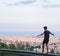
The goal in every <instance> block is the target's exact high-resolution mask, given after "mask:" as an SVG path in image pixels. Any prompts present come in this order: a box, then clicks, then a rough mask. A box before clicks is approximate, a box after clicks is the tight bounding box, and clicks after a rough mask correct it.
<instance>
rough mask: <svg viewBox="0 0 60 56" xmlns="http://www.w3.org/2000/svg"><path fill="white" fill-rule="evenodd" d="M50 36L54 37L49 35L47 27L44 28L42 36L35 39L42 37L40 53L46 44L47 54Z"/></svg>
mask: <svg viewBox="0 0 60 56" xmlns="http://www.w3.org/2000/svg"><path fill="white" fill-rule="evenodd" d="M50 34H51V35H53V36H54V34H53V33H51V32H50V31H48V30H47V26H44V32H43V33H42V34H39V35H37V37H38V36H41V35H44V40H43V43H42V53H43V52H44V44H46V48H47V53H48V42H49V37H50Z"/></svg>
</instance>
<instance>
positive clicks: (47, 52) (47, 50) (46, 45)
mask: <svg viewBox="0 0 60 56" xmlns="http://www.w3.org/2000/svg"><path fill="white" fill-rule="evenodd" d="M46 49H47V53H48V44H47V43H46Z"/></svg>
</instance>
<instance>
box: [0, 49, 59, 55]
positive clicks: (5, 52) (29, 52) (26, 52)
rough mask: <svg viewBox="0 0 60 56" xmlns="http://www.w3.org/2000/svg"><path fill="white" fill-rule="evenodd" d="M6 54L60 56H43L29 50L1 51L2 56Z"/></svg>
mask: <svg viewBox="0 0 60 56" xmlns="http://www.w3.org/2000/svg"><path fill="white" fill-rule="evenodd" d="M1 54H2V55H1ZM5 54H9V55H10V56H12V55H11V54H13V56H15V55H16V56H60V55H59V54H42V53H38V52H33V51H27V50H12V49H0V56H4V55H5ZM9 55H5V56H9Z"/></svg>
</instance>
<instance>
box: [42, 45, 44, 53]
mask: <svg viewBox="0 0 60 56" xmlns="http://www.w3.org/2000/svg"><path fill="white" fill-rule="evenodd" d="M43 52H44V44H42V53H43Z"/></svg>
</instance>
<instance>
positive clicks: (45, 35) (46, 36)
mask: <svg viewBox="0 0 60 56" xmlns="http://www.w3.org/2000/svg"><path fill="white" fill-rule="evenodd" d="M49 34H50V31H48V30H45V31H44V39H49V37H50V36H49Z"/></svg>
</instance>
